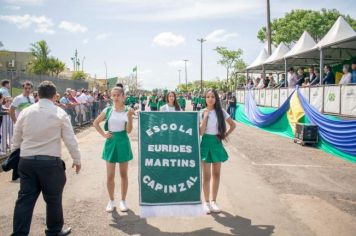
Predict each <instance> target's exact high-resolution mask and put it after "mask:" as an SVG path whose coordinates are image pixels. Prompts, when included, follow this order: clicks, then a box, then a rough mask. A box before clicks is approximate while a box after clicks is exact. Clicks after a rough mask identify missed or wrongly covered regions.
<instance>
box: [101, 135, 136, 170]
mask: <svg viewBox="0 0 356 236" xmlns="http://www.w3.org/2000/svg"><path fill="white" fill-rule="evenodd" d="M103 159H104V160H105V161H107V162H111V163H122V162H127V161H130V160H132V159H133V155H132V150H131V144H130V140H129V137H128V135H127V132H126V131H121V132H113V133H112V137H111V138H108V139H106V141H105V145H104V150H103Z"/></svg>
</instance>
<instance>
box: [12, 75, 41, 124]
mask: <svg viewBox="0 0 356 236" xmlns="http://www.w3.org/2000/svg"><path fill="white" fill-rule="evenodd" d="M22 89H23V91H22V94H20V95H19V96H17V97H15V98H14V100H13V101H12V104H11V108H10V112H9V113H10V117H11V119H12V121H13V122H14V123H16V120H17V117H18V116H19V114H20V112H21V111H23V110H24V109H26V108H27V107H29V106H31V105H32V104H34V103H35V98H34V97H33V96H32V95H31V93H32V89H33V84H32V83H31V82H30V81H25V82H24V83H23V84H22Z"/></svg>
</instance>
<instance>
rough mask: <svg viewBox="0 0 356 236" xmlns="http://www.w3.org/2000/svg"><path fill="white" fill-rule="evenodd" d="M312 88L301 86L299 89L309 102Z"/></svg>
mask: <svg viewBox="0 0 356 236" xmlns="http://www.w3.org/2000/svg"><path fill="white" fill-rule="evenodd" d="M309 89H310V88H299V91H300V92H301V93H302V95H303V96H304V98H305V99H306V100H307V101H308V102H309V93H310V90H309Z"/></svg>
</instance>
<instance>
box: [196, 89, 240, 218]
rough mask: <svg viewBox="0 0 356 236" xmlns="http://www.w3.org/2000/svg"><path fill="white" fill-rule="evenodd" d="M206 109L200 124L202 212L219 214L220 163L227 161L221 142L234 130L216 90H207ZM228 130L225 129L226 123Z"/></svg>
mask: <svg viewBox="0 0 356 236" xmlns="http://www.w3.org/2000/svg"><path fill="white" fill-rule="evenodd" d="M205 101H206V105H207V107H206V108H205V109H204V110H202V117H201V122H200V135H202V136H203V137H202V141H201V144H200V153H201V159H202V169H203V192H204V198H205V202H204V203H203V209H204V211H205V212H206V213H207V214H209V213H211V212H215V213H219V212H220V208H219V207H218V205H217V204H216V198H217V195H218V190H219V183H220V173H221V172H220V170H221V163H222V162H224V161H226V160H227V159H228V154H227V152H226V150H225V148H224V146H223V143H222V141H223V140H226V138H227V137H228V136H229V135H230V134H231V133H232V131H233V130H234V129H235V128H236V125H235V122H234V121H233V120H232V119H231V118H230V116H229V114H228V113H227V112H226V111H225V110H224V109H222V108H221V103H220V98H219V95H218V93H217V91H216V90H214V89H209V90H208V91H207V93H206V95H205ZM225 122H227V123H228V124H229V129H228V130H227V129H226V123H225ZM211 179H212V198H211V201H210V202H209V200H210V182H211V181H210V180H211Z"/></svg>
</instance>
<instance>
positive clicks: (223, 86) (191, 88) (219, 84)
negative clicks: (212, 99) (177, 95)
mask: <svg viewBox="0 0 356 236" xmlns="http://www.w3.org/2000/svg"><path fill="white" fill-rule="evenodd" d="M231 81H232V80H231ZM230 87H231V84H230V82H227V81H226V80H220V79H219V78H217V79H216V80H208V81H203V91H206V90H208V89H209V88H213V89H217V90H219V91H224V92H227V91H228V90H230ZM177 90H178V91H180V92H183V93H186V92H189V93H193V94H199V93H200V80H196V81H193V82H190V83H188V84H187V86H185V84H180V85H178V87H177Z"/></svg>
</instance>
